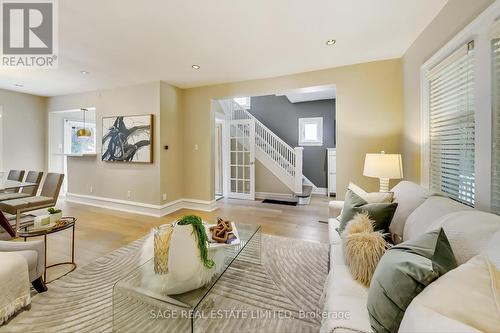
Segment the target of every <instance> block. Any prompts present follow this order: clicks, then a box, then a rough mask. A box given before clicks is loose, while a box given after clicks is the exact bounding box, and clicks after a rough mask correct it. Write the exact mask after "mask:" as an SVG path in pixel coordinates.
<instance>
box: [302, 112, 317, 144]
mask: <svg viewBox="0 0 500 333" xmlns="http://www.w3.org/2000/svg"><path fill="white" fill-rule="evenodd" d="M308 124H314V125H316V127H317V129H318V131H317V138H316V140H306V138H305V126H306V125H308ZM322 145H323V117H312V118H299V146H322Z"/></svg>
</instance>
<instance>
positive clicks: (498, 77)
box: [491, 37, 500, 214]
mask: <svg viewBox="0 0 500 333" xmlns="http://www.w3.org/2000/svg"><path fill="white" fill-rule="evenodd" d="M491 52H492V53H491V59H492V82H493V84H492V98H493V100H492V107H493V128H492V130H493V131H492V136H493V137H492V156H491V157H492V158H491V160H492V166H491V210H492V211H493V212H494V213H496V214H500V151H499V149H500V37H499V38H495V39H493V40H492V41H491Z"/></svg>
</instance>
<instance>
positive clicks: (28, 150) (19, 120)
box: [0, 89, 47, 171]
mask: <svg viewBox="0 0 500 333" xmlns="http://www.w3.org/2000/svg"><path fill="white" fill-rule="evenodd" d="M46 103H47V99H46V98H45V97H40V96H34V95H29V94H22V93H17V92H13V91H8V90H3V89H0V106H2V109H3V118H2V122H3V133H2V134H3V161H2V164H3V169H4V170H9V169H24V170H28V169H31V170H42V171H43V170H45V169H46V164H47V161H46V145H45V142H46V119H47V117H46ZM0 171H1V168H0Z"/></svg>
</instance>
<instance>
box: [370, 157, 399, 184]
mask: <svg viewBox="0 0 500 333" xmlns="http://www.w3.org/2000/svg"><path fill="white" fill-rule="evenodd" d="M363 175H364V176H367V177H374V178H388V179H401V178H403V162H402V161H401V154H383V153H381V154H366V157H365V169H364V170H363Z"/></svg>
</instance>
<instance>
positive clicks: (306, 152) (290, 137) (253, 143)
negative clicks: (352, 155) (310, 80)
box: [212, 85, 336, 205]
mask: <svg viewBox="0 0 500 333" xmlns="http://www.w3.org/2000/svg"><path fill="white" fill-rule="evenodd" d="M335 107H336V87H335V85H323V86H314V87H306V88H300V89H293V90H287V91H282V92H281V93H279V94H269V95H263V96H245V97H228V98H224V99H219V100H214V101H213V102H212V110H213V111H214V113H215V119H216V121H215V124H214V126H216V127H215V130H214V133H215V140H214V144H215V149H214V152H215V155H214V163H215V164H216V165H215V166H214V170H216V175H215V193H216V195H220V194H221V192H222V194H223V195H224V196H225V197H227V198H235V199H247V200H255V199H256V198H257V199H280V200H281V201H283V200H290V201H294V202H296V203H298V204H299V205H300V204H308V203H309V201H310V198H311V195H312V194H313V193H314V194H323V195H327V194H328V193H335V176H336V174H335V170H336V168H335V163H336V161H335V158H334V157H335V141H336V140H335V134H336V130H335V127H336V123H335ZM221 124H222V125H221ZM220 128H222V130H221V129H220ZM220 132H222V136H220V135H219V133H220ZM221 137H222V143H221V142H220V139H221ZM224 144H225V146H224ZM221 149H222V154H221V153H220V150H221ZM332 156H333V158H332ZM221 163H222V168H221V167H220V165H221ZM221 178H222V180H221ZM221 186H222V191H221V190H220V188H221ZM216 198H217V197H216Z"/></svg>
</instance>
